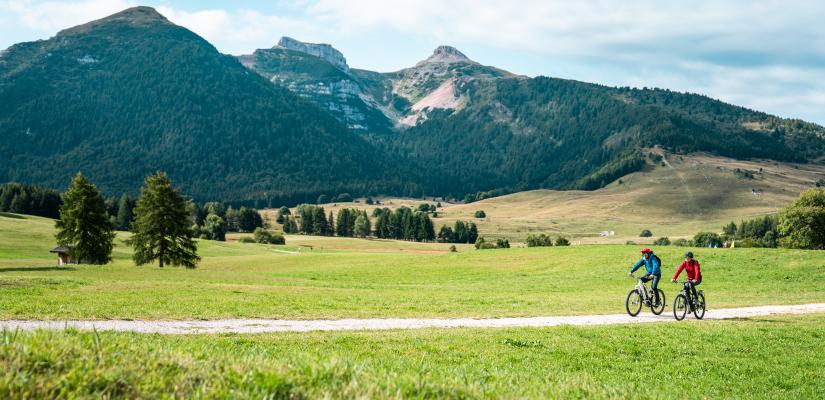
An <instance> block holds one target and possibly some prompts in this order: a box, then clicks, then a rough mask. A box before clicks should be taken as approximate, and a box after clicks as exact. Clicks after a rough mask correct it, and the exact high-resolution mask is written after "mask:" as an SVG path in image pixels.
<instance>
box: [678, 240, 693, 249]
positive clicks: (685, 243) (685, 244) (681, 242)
mask: <svg viewBox="0 0 825 400" xmlns="http://www.w3.org/2000/svg"><path fill="white" fill-rule="evenodd" d="M673 245H674V246H681V247H688V246H692V245H693V244H692V243H691V241H690V240H687V239H684V238H680V239H676V240H674V241H673Z"/></svg>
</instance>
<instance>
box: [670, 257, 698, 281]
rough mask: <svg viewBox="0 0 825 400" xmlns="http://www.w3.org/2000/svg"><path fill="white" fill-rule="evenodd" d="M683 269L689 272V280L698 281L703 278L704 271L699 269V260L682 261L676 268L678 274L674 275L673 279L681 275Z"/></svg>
mask: <svg viewBox="0 0 825 400" xmlns="http://www.w3.org/2000/svg"><path fill="white" fill-rule="evenodd" d="M682 270H685V273H686V274H687V278H688V279H689V280H692V281H693V280H697V281H698V280H701V279H702V272H701V271H700V270H699V261H696V260H690V262H688V261H682V263H681V264H679V268H677V269H676V275H673V280H676V278H678V277H679V274H681V273H682Z"/></svg>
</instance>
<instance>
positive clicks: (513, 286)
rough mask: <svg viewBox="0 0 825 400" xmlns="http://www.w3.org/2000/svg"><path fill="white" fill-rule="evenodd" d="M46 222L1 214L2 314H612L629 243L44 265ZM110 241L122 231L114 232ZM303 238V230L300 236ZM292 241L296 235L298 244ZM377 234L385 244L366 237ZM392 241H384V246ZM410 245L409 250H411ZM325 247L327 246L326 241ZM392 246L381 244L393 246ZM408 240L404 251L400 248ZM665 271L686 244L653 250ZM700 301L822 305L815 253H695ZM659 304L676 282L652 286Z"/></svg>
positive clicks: (823, 266)
mask: <svg viewBox="0 0 825 400" xmlns="http://www.w3.org/2000/svg"><path fill="white" fill-rule="evenodd" d="M52 224H53V222H52V221H50V220H47V219H42V218H35V217H24V218H9V217H3V216H0V318H2V319H26V318H33V319H66V318H71V319H189V318H202V319H218V318H233V317H251V318H290V319H309V318H322V319H338V318H345V317H459V316H461V317H503V316H536V315H567V314H592V313H615V312H622V310H623V301H624V297H625V295H626V294H627V291H628V290H630V289H631V288H632V286H633V285H634V284H635V283H634V281H632V280H631V279H629V278H627V276H626V273H627V270H628V268H629V266H630V264H631V263H632V262H635V261H636V259H637V257H638V248H637V247H638V246H615V245H599V246H571V247H566V248H562V247H558V248H556V247H554V248H530V249H528V248H520V249H505V250H483V251H479V250H474V249H473V250H470V249H466V248H465V249H462V251H460V252H458V253H447V252H439V251H437V249H435V250H434V249H433V246H444V245H436V244H428V245H416V244H414V243H407V242H394V241H388V242H387V241H369V240H358V239H336V238H318V240H319V241H321V242H324V243H326V245H327V247H330V243H335V242H336V241H340V243H339V245H338V246H337V247H341V248H342V249H343V248H348V250H333V249H329V248H328V249H321V250H317V249H314V250H309V249H308V247H302V246H297V245H295V244H294V243H293V242H292V240H291V239H290V238H288V242H287V243H288V245H287V246H268V245H259V244H243V243H237V242H235V243H230V242H212V241H200V242H199V246H200V249H199V253H200V254H201V255H202V257H203V260H202V262H201V264H200V266H199V268H197V269H195V270H185V269H182V268H164V269H160V268H157V267H156V266H144V267H136V266H134V265H133V263H132V262H131V260H130V258H129V251H130V249H129V248H128V247H126V246H124V245H123V244H122V241H119V242H118V246H117V247H116V252H115V262H114V263H112V264H110V265H106V266H91V265H80V266H71V267H61V268H56V267H54V259H53V255H51V254H49V253H48V250H49V248H51V247H52V246H53V241H52V240H51V236H50V235H51V234H52V232H53V225H52ZM121 239H122V238H121ZM300 240H302V241H304V242H305V243H312V241H313V238H311V237H302V238H300ZM297 241H299V240H296V242H297ZM376 243H379V245H380V246H383V247H377V248H376V247H374V246H376ZM390 245H391V246H390ZM414 246H420V247H414ZM321 247H323V246H321ZM332 247H336V246H332ZM394 247H398V248H401V249H402V250H401V251H391V249H392V248H394ZM405 249H406V250H405ZM657 250H659V251H658V254H659V255H660V256H661V258H662V260H664V262H665V268H664V271H665V274H668V273H672V271H673V270H674V267H675V265H676V262H677V261H678V260H679V259H680V258H681V257H680V254H681V253H682V252H684V251H685V248H678V247H663V248H661V249H657ZM694 250H695V252H696V253H697V257H698V259H699V260H700V261H701V262H702V263H703V275H704V277H705V283H704V284H703V287H704V290H705V292H706V293H707V297H708V303H709V307H710V308H711V309H712V308H713V307H735V306H750V305H761V304H798V303H808V302H821V301H825V290H823V287H825V257H822V252H815V251H798V250H770V249H733V250H722V249H718V250H710V249H694ZM661 286H662V288H663V289H664V290H665V292H666V294H667V298H668V299H669V300H670V299H672V298H673V295H674V294H675V293H676V292H677V291H678V287H677V285H671V284H667V283H664V282H663V283H662V284H661Z"/></svg>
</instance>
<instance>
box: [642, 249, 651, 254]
mask: <svg viewBox="0 0 825 400" xmlns="http://www.w3.org/2000/svg"><path fill="white" fill-rule="evenodd" d="M642 253H648V254H650V253H652V251H650V249H642Z"/></svg>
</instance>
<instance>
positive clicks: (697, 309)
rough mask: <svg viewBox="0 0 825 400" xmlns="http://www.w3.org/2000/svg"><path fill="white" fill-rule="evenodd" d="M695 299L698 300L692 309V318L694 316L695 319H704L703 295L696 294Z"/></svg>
mask: <svg viewBox="0 0 825 400" xmlns="http://www.w3.org/2000/svg"><path fill="white" fill-rule="evenodd" d="M696 297H697V298H698V301H697V302H696V304H695V305H694V307H693V316H695V317H696V319H702V318H705V294H704V293H697V294H696Z"/></svg>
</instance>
